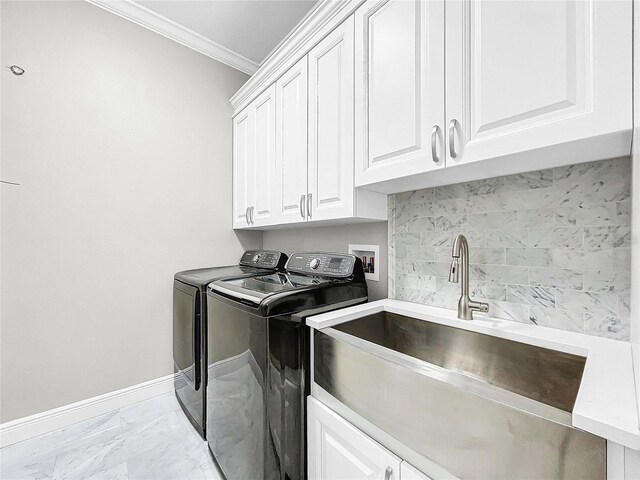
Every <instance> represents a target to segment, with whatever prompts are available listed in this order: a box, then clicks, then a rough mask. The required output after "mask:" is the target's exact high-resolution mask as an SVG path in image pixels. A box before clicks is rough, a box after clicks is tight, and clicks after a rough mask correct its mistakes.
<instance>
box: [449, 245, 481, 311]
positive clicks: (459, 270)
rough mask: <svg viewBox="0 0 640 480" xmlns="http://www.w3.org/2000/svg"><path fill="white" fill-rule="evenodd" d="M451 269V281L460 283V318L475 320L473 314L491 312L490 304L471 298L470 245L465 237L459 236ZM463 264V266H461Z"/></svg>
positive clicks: (453, 252) (452, 254)
mask: <svg viewBox="0 0 640 480" xmlns="http://www.w3.org/2000/svg"><path fill="white" fill-rule="evenodd" d="M451 256H452V257H453V258H452V261H451V269H450V270H449V281H450V282H453V283H458V281H459V282H460V300H459V301H458V318H459V319H461V320H473V312H483V313H486V312H488V311H489V304H488V303H484V302H476V301H475V300H472V299H471V298H470V297H469V243H468V242H467V239H466V237H465V236H464V235H458V236H457V237H456V238H455V239H454V241H453V247H452V249H451ZM460 263H462V265H460Z"/></svg>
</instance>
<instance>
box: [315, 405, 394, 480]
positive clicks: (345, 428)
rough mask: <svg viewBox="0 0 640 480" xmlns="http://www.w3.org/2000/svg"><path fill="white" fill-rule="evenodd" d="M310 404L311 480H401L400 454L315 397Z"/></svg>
mask: <svg viewBox="0 0 640 480" xmlns="http://www.w3.org/2000/svg"><path fill="white" fill-rule="evenodd" d="M307 407H308V412H307V422H308V432H307V435H308V449H309V452H308V455H309V459H308V467H309V479H310V480H359V479H371V480H398V479H399V473H400V459H399V458H398V457H396V456H395V455H393V454H392V453H391V452H389V451H388V450H387V449H385V448H384V447H382V446H381V445H380V444H378V443H377V442H376V441H374V440H373V439H371V438H370V437H368V436H367V435H365V434H364V433H362V432H361V431H360V430H358V429H357V428H355V427H354V426H353V425H351V424H350V423H349V422H347V421H346V420H344V419H343V418H342V417H340V416H339V415H338V414H336V413H335V412H333V411H332V410H330V409H329V408H327V407H326V406H324V405H323V404H321V403H320V402H318V401H317V400H316V399H314V398H313V397H308V400H307ZM387 469H390V470H389V474H387Z"/></svg>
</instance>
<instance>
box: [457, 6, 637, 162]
mask: <svg viewBox="0 0 640 480" xmlns="http://www.w3.org/2000/svg"><path fill="white" fill-rule="evenodd" d="M630 15H631V2H622V1H612V2H600V1H595V0H584V1H579V2H576V1H572V0H568V1H564V0H557V1H552V2H540V1H537V0H531V1H529V0H525V1H518V2H504V1H494V0H474V1H470V0H464V1H455V2H447V19H446V22H447V29H446V35H447V47H446V48H447V52H446V55H447V75H446V83H447V90H446V92H447V94H446V95H447V102H446V115H447V122H448V123H447V127H448V129H447V133H448V135H450V136H451V137H452V138H449V137H448V138H447V140H448V155H449V157H448V159H447V162H448V163H447V166H451V165H455V164H456V163H466V162H472V161H476V160H482V159H485V158H494V157H499V156H502V155H508V154H513V153H518V152H523V151H526V150H532V149H535V148H541V147H545V146H550V145H555V144H558V143H565V142H570V141H573V140H579V139H582V138H588V137H592V136H596V135H605V134H609V133H612V132H617V131H622V130H625V129H628V128H630V125H631V105H630V102H629V98H631V93H630V89H631V81H630V79H631V24H630V23H629V24H628V25H627V24H626V23H625V22H621V21H620V20H621V19H625V18H629V19H630V18H631V17H630ZM615 19H618V20H617V21H616V20H615ZM449 127H450V129H449ZM451 141H453V143H452V144H451V145H450V146H449V143H450V142H451Z"/></svg>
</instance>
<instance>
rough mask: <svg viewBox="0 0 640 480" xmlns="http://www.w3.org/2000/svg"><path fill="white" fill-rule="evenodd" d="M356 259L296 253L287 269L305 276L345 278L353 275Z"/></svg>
mask: <svg viewBox="0 0 640 480" xmlns="http://www.w3.org/2000/svg"><path fill="white" fill-rule="evenodd" d="M355 259H356V258H355V257H354V256H353V255H344V254H340V253H294V254H292V255H291V257H289V261H288V262H287V265H286V266H285V268H286V270H287V271H288V272H295V273H302V274H305V275H318V276H322V277H340V278H343V277H350V276H351V275H353V268H354V265H355Z"/></svg>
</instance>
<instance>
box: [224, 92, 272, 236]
mask: <svg viewBox="0 0 640 480" xmlns="http://www.w3.org/2000/svg"><path fill="white" fill-rule="evenodd" d="M275 133H276V128H275V86H274V85H272V86H271V87H269V88H268V89H267V90H265V91H264V92H263V93H262V94H261V95H259V96H258V98H256V99H255V100H254V101H253V102H251V103H250V104H249V105H248V106H247V107H246V108H245V109H244V110H243V111H242V112H240V113H239V114H238V115H236V117H235V118H234V119H233V226H234V228H248V227H253V226H260V225H266V224H270V223H273V222H275V221H276V215H275V212H274V210H275V205H276V203H275V200H274V192H275V188H274V183H275V176H276V171H275V170H276V163H275V160H276V158H275V153H276V149H275Z"/></svg>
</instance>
